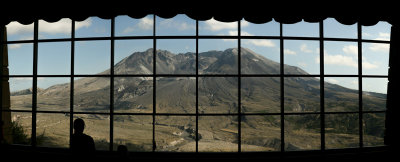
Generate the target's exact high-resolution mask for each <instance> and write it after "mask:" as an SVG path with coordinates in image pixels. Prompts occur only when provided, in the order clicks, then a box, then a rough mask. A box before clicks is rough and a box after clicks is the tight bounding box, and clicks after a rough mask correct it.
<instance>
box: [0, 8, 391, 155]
mask: <svg viewBox="0 0 400 162" xmlns="http://www.w3.org/2000/svg"><path fill="white" fill-rule="evenodd" d="M156 19H157V16H156V15H153V35H152V36H118V37H117V36H115V18H112V19H111V23H110V24H111V36H110V37H85V38H75V21H72V23H71V38H63V39H39V38H38V29H39V23H38V21H37V20H36V21H35V22H34V32H33V35H34V38H33V40H18V41H7V42H4V41H1V42H0V43H1V45H2V47H3V45H4V44H21V43H33V51H32V53H33V73H32V75H6V76H4V75H3V74H1V77H2V78H3V77H9V78H19V77H22V78H23V77H31V78H33V80H32V89H33V90H32V91H33V92H32V110H2V111H1V112H28V113H32V134H31V138H32V139H31V141H32V143H31V145H32V146H33V147H38V146H37V141H36V114H37V113H54V114H57V113H63V114H64V113H70V131H69V132H70V138H71V137H72V134H73V118H74V114H98V115H109V116H110V134H109V135H110V146H109V150H110V151H113V137H114V135H113V134H114V131H113V130H114V125H113V121H114V120H113V119H114V116H115V115H147V116H152V118H153V133H152V138H153V140H152V141H153V149H152V152H156V144H155V139H156V138H157V137H156V135H155V129H156V128H155V118H156V116H195V117H196V128H195V131H196V137H195V138H196V140H195V141H196V149H195V150H196V151H195V152H196V153H198V152H199V150H198V119H199V116H236V117H238V152H239V153H240V152H242V151H241V117H242V116H243V115H246V116H247V115H256V116H263V115H275V116H280V120H281V150H280V151H281V152H285V151H286V150H285V147H284V146H285V135H284V134H285V129H284V126H285V120H284V119H285V116H289V115H320V117H321V120H320V131H321V149H320V150H322V151H324V150H325V115H328V114H358V115H359V119H358V120H359V124H358V125H359V148H363V147H364V146H363V126H362V120H363V114H366V113H386V111H363V109H362V104H363V103H362V79H363V78H388V76H387V75H363V74H362V61H361V59H358V74H357V75H336V74H335V75H329V74H324V42H325V41H340V42H357V45H358V58H361V57H362V43H382V44H390V41H384V40H365V39H362V31H361V29H362V28H361V25H360V24H357V38H356V39H351V38H325V37H324V34H323V33H324V27H323V21H321V22H319V37H293V36H283V28H282V26H283V24H282V23H280V35H279V36H242V35H241V23H240V21H238V22H237V24H238V35H237V36H213V35H199V21H198V20H196V33H195V35H193V36H157V35H156ZM134 39H147V40H153V74H114V66H113V65H114V48H115V40H134ZM160 39H195V40H196V73H195V74H157V72H156V50H157V40H160ZM201 39H233V40H238V41H237V42H238V72H237V74H199V73H198V57H199V52H198V50H199V49H198V45H199V40H201ZM241 39H273V40H279V41H280V73H279V74H242V73H241V57H240V56H241ZM95 40H110V46H111V51H110V57H111V59H110V60H111V62H110V74H107V75H96V74H94V75H85V74H74V71H75V69H74V64H75V63H74V59H75V42H79V41H95ZM285 40H303V41H304V40H316V41H319V46H320V49H319V51H320V74H316V75H293V74H285V73H284V57H283V56H284V50H283V49H284V41H285ZM45 42H70V43H71V67H70V68H71V69H70V70H71V74H70V75H38V74H37V66H38V43H45ZM38 77H66V78H70V110H69V111H40V110H37V78H38ZM75 77H106V78H109V79H110V111H109V112H108V113H104V112H75V111H74V104H73V102H74V78H75ZM115 77H152V78H153V112H152V113H117V112H114V93H113V89H114V78H115ZM157 77H195V78H196V112H195V113H191V114H181V113H157V111H156V78H157ZM200 77H236V78H238V101H237V102H238V111H237V113H209V114H207V113H202V114H200V113H199V112H198V79H199V78H200ZM245 77H279V78H280V96H281V100H280V103H281V104H280V112H279V113H245V112H242V111H241V78H245ZM288 77H319V78H320V111H319V112H303V113H293V112H285V110H284V97H285V96H284V80H285V78H288ZM325 77H357V78H358V83H359V84H358V92H359V102H358V104H359V105H358V106H359V110H358V111H355V112H326V111H325V106H324V105H325V104H324V98H325V97H324V96H325V93H324V82H325Z"/></svg>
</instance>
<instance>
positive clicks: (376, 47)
mask: <svg viewBox="0 0 400 162" xmlns="http://www.w3.org/2000/svg"><path fill="white" fill-rule="evenodd" d="M368 49H369V50H371V51H374V52H388V51H389V49H390V45H389V44H381V43H373V44H371V45H370V46H369V47H368Z"/></svg>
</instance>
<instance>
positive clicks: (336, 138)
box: [325, 113, 360, 149]
mask: <svg viewBox="0 0 400 162" xmlns="http://www.w3.org/2000/svg"><path fill="white" fill-rule="evenodd" d="M358 123H359V121H358V113H354V114H329V115H325V146H326V148H327V149H341V148H355V147H359V143H360V140H359V138H360V137H359V131H358V130H359V129H358V128H359V126H358Z"/></svg>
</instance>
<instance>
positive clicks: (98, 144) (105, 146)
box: [74, 114, 110, 150]
mask: <svg viewBox="0 0 400 162" xmlns="http://www.w3.org/2000/svg"><path fill="white" fill-rule="evenodd" d="M77 118H81V119H83V121H84V122H85V129H84V131H83V133H85V134H87V135H89V136H91V137H92V138H93V140H94V144H95V148H96V150H109V149H110V116H109V115H99V114H75V115H74V120H75V119H77Z"/></svg>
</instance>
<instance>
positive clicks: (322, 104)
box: [319, 20, 325, 151]
mask: <svg viewBox="0 0 400 162" xmlns="http://www.w3.org/2000/svg"><path fill="white" fill-rule="evenodd" d="M319 37H320V40H319V58H320V60H319V62H320V64H319V70H320V76H321V77H320V83H319V86H320V118H321V123H320V129H321V130H320V131H321V150H322V151H324V150H325V75H324V74H325V71H324V70H325V69H324V54H325V53H324V21H323V20H322V21H321V22H319Z"/></svg>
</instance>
